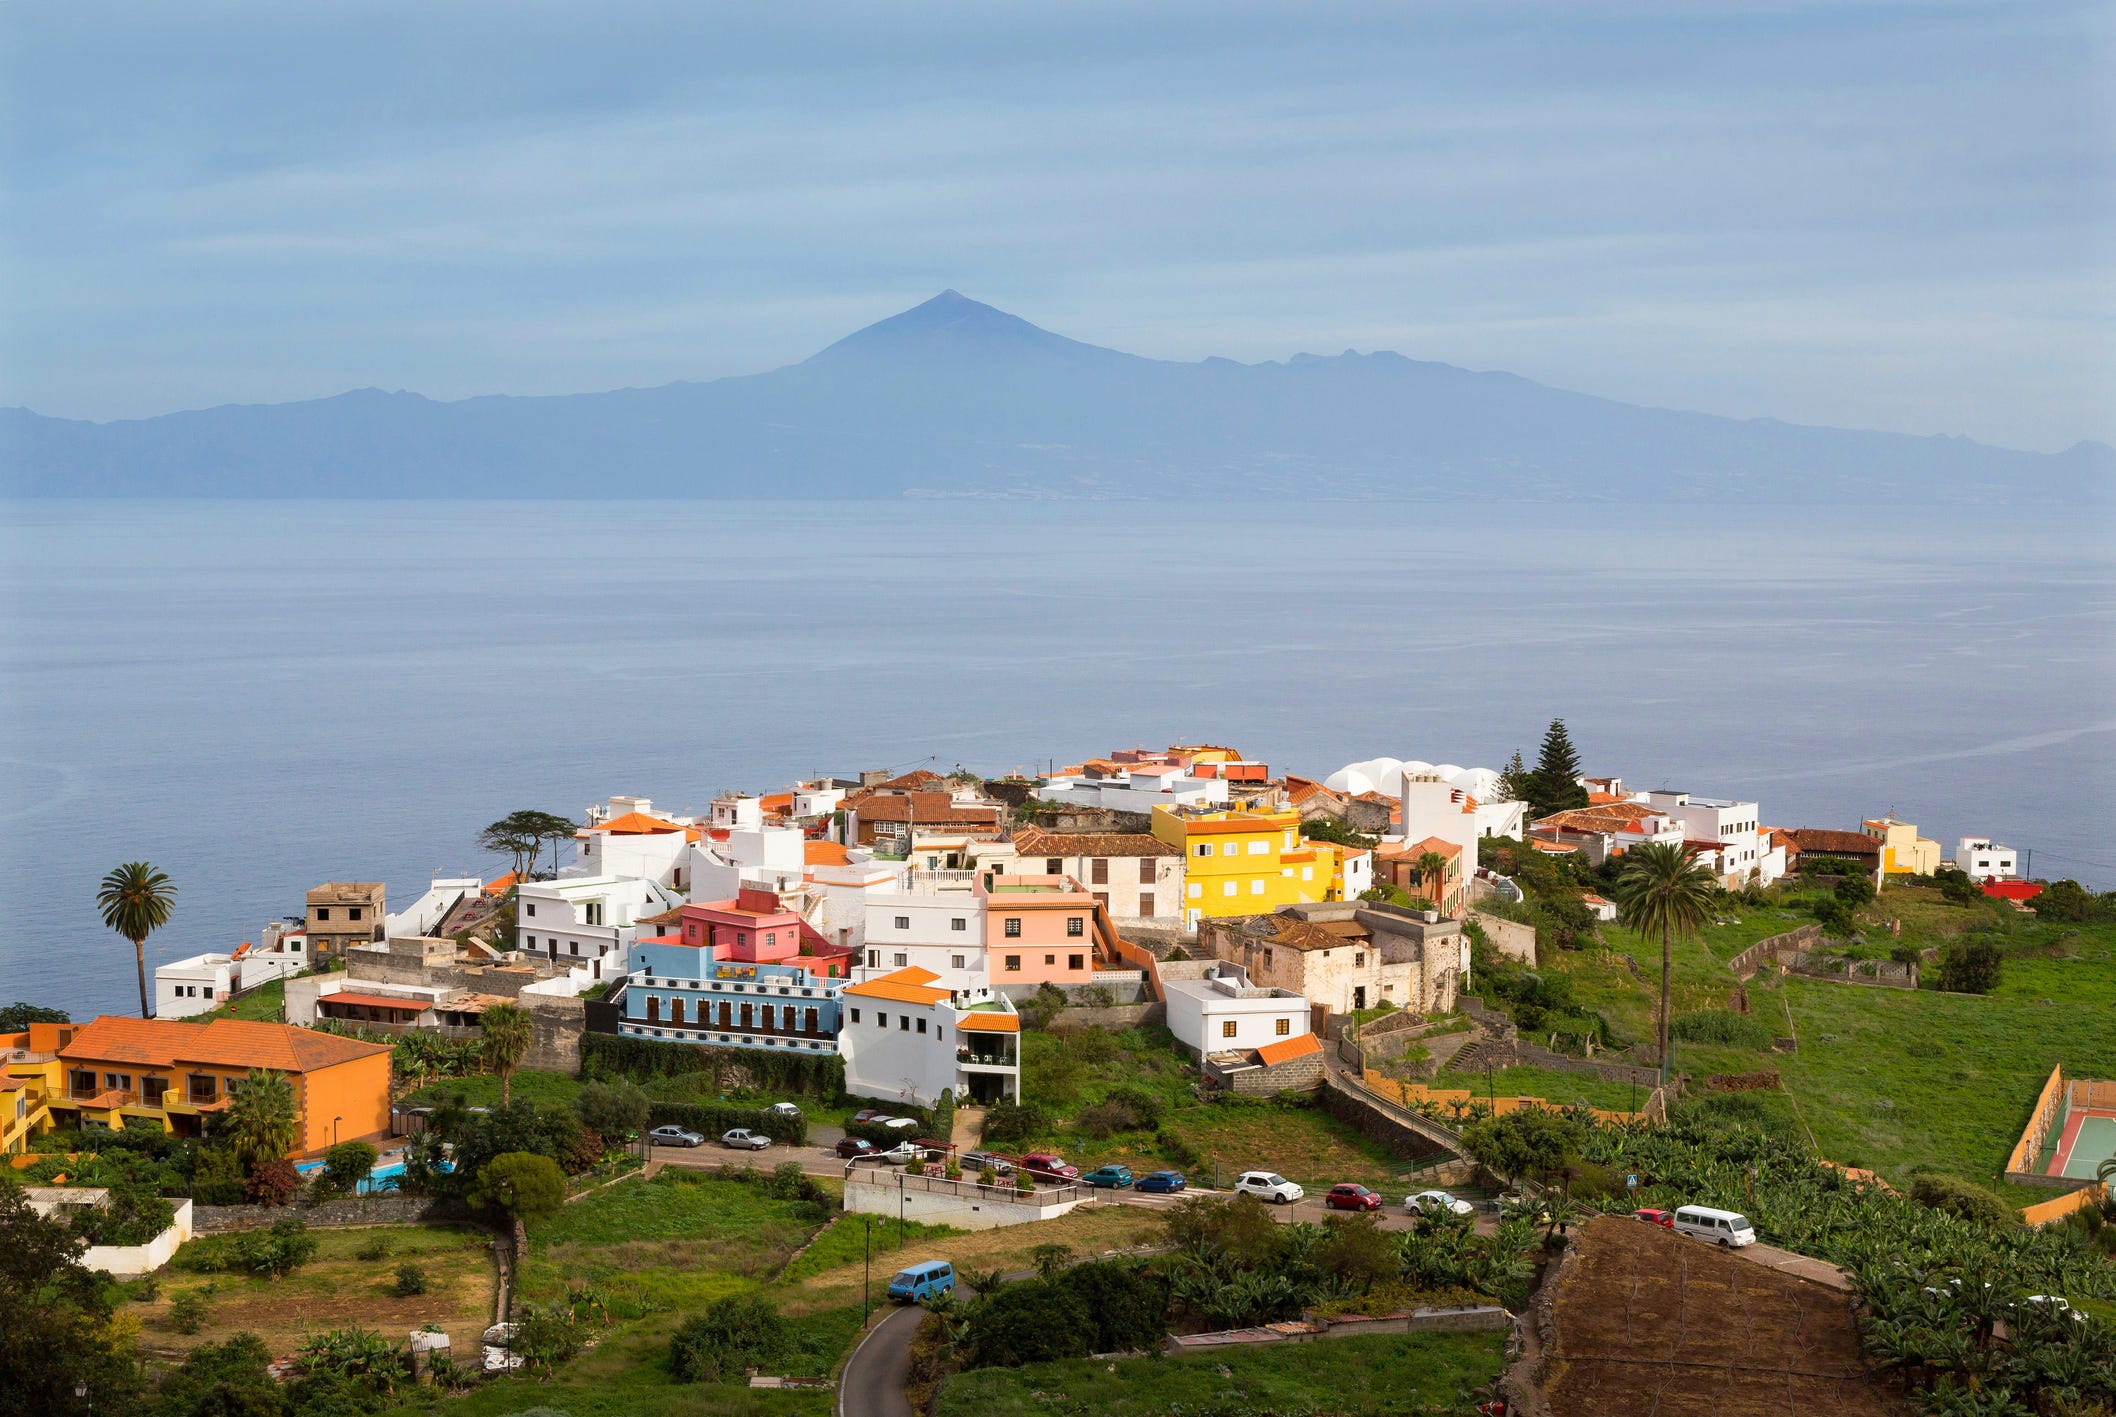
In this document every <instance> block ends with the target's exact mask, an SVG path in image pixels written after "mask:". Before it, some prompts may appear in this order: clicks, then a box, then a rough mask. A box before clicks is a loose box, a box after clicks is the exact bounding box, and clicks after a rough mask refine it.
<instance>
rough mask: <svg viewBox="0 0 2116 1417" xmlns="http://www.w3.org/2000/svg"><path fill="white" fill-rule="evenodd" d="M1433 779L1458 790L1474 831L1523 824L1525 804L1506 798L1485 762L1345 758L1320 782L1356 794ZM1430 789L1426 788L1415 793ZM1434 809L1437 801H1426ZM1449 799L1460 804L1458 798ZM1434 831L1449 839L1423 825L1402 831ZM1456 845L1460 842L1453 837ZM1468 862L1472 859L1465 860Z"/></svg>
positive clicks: (1409, 836)
mask: <svg viewBox="0 0 2116 1417" xmlns="http://www.w3.org/2000/svg"><path fill="white" fill-rule="evenodd" d="M1413 778H1417V779H1420V780H1428V779H1438V780H1439V781H1440V782H1442V783H1445V784H1446V785H1447V786H1448V787H1449V788H1451V789H1453V790H1456V791H1459V792H1461V793H1462V794H1463V798H1464V799H1465V800H1466V801H1467V802H1468V804H1469V806H1470V816H1471V817H1472V818H1473V820H1474V823H1475V826H1474V830H1475V832H1476V834H1477V835H1478V836H1507V837H1514V838H1516V839H1518V838H1520V837H1521V836H1523V835H1524V834H1525V833H1526V831H1527V828H1528V804H1527V803H1525V802H1515V801H1511V800H1508V799H1507V798H1506V795H1505V793H1504V792H1503V791H1501V790H1500V787H1499V774H1498V773H1496V772H1494V771H1492V770H1491V769H1490V768H1464V767H1457V766H1456V765H1455V764H1453V763H1438V764H1435V763H1428V762H1424V761H1422V760H1420V759H1417V758H1411V759H1403V758H1369V759H1367V760H1366V761H1365V762H1358V763H1347V764H1345V765H1344V766H1343V767H1341V768H1339V769H1338V770H1337V771H1336V772H1333V773H1331V774H1330V775H1329V776H1328V777H1327V778H1324V779H1323V786H1325V787H1327V788H1329V789H1330V790H1331V791H1333V792H1342V793H1345V794H1347V795H1349V796H1354V797H1356V796H1359V795H1360V794H1361V793H1366V792H1379V793H1381V794H1382V795H1383V796H1386V797H1398V798H1400V797H1402V796H1404V786H1405V784H1406V783H1408V782H1409V781H1410V780H1411V779H1413ZM1421 795H1431V794H1421ZM1429 805H1431V806H1433V807H1435V808H1436V809H1437V807H1438V806H1439V805H1441V804H1438V803H1433V804H1429ZM1454 805H1457V806H1459V805H1462V804H1461V803H1460V802H1458V803H1456V804H1454ZM1428 836H1437V837H1439V838H1440V839H1441V840H1442V841H1449V842H1454V841H1456V838H1455V837H1454V836H1453V835H1452V834H1451V833H1450V832H1441V831H1434V830H1431V829H1430V827H1428V828H1427V829H1425V830H1419V831H1406V833H1405V839H1406V840H1409V841H1418V840H1422V839H1423V838H1425V837H1428ZM1456 844H1457V845H1460V844H1461V843H1460V842H1456ZM1469 864H1470V865H1471V866H1474V865H1475V862H1471V863H1469Z"/></svg>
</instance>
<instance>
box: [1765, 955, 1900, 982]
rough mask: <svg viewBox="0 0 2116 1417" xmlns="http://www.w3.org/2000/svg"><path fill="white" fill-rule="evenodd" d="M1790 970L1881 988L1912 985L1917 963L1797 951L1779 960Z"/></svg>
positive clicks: (1806, 974)
mask: <svg viewBox="0 0 2116 1417" xmlns="http://www.w3.org/2000/svg"><path fill="white" fill-rule="evenodd" d="M1780 962H1781V963H1782V964H1784V965H1785V967H1786V968H1788V969H1790V970H1791V971H1792V972H1793V973H1795V974H1798V975H1802V976H1804V977H1806V978H1810V979H1833V980H1835V981H1836V982H1838V983H1839V984H1873V985H1878V986H1880V987H1881V988H1883V989H1915V988H1917V987H1918V967H1917V966H1916V965H1915V964H1899V963H1898V962H1896V961H1895V960H1892V959H1836V958H1833V957H1831V956H1828V955H1820V954H1796V955H1794V956H1793V957H1792V958H1791V959H1790V960H1781V961H1780Z"/></svg>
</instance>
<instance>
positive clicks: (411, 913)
mask: <svg viewBox="0 0 2116 1417" xmlns="http://www.w3.org/2000/svg"><path fill="white" fill-rule="evenodd" d="M484 889H485V882H484V881H483V880H481V879H480V878H478V877H476V876H459V877H441V876H436V877H435V878H434V881H433V884H432V885H430V886H428V887H427V888H426V894H425V895H422V896H420V897H419V898H418V899H417V900H415V901H413V902H412V903H411V904H410V905H409V906H407V907H405V908H404V909H403V910H401V911H394V912H392V913H391V914H390V915H388V916H387V917H385V919H386V922H387V923H386V925H385V928H384V931H383V933H384V935H385V936H386V937H387V938H390V939H398V938H402V937H406V936H411V935H431V934H432V933H433V932H434V928H435V927H436V926H438V925H439V924H440V923H441V921H442V920H444V919H446V918H447V915H448V912H449V911H451V910H453V909H455V907H456V903H457V902H458V901H460V900H462V899H463V897H464V896H466V895H470V896H474V895H477V894H478V893H479V892H481V891H483V890H484Z"/></svg>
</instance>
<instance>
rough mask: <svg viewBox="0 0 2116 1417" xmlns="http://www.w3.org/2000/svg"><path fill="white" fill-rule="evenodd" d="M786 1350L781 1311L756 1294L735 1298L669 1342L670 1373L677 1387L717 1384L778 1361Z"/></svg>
mask: <svg viewBox="0 0 2116 1417" xmlns="http://www.w3.org/2000/svg"><path fill="white" fill-rule="evenodd" d="M785 1348H786V1326H785V1324H784V1323H783V1322H782V1321H781V1319H780V1317H779V1311H778V1309H776V1308H775V1307H773V1306H772V1305H771V1304H770V1303H768V1302H767V1301H765V1300H763V1299H760V1298H758V1297H757V1296H756V1295H754V1294H733V1295H729V1296H728V1297H727V1298H724V1299H715V1300H714V1301H713V1302H712V1303H711V1304H710V1305H708V1306H707V1307H706V1310H705V1312H704V1313H702V1314H694V1315H692V1316H691V1317H690V1318H688V1319H685V1320H684V1321H683V1324H682V1326H681V1327H679V1328H678V1329H677V1330H676V1333H675V1336H674V1337H672V1338H670V1339H669V1372H670V1373H671V1374H672V1375H674V1377H675V1378H676V1380H677V1381H678V1382H685V1383H712V1382H718V1381H720V1380H721V1379H722V1378H724V1377H731V1376H733V1375H734V1374H736V1373H740V1372H741V1371H742V1370H743V1369H745V1368H753V1367H757V1366H759V1365H761V1364H763V1363H767V1362H769V1361H771V1360H772V1359H774V1358H777V1357H778V1356H779V1355H780V1354H782V1353H783V1352H785Z"/></svg>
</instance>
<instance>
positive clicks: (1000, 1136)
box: [982, 1102, 1051, 1146]
mask: <svg viewBox="0 0 2116 1417" xmlns="http://www.w3.org/2000/svg"><path fill="white" fill-rule="evenodd" d="M1050 1129H1051V1117H1050V1114H1049V1113H1048V1112H1046V1111H1044V1110H1043V1108H1042V1107H1041V1106H1039V1105H1038V1104H1036V1103H1034V1102H995V1103H993V1104H992V1105H991V1106H990V1107H989V1108H987V1109H986V1111H985V1120H984V1131H983V1133H982V1135H983V1139H984V1142H985V1145H987V1146H1005V1145H1007V1144H1009V1143H1015V1144H1019V1143H1022V1142H1029V1141H1033V1140H1035V1139H1036V1138H1037V1137H1039V1136H1042V1135H1044V1134H1045V1133H1046V1132H1048V1131H1050Z"/></svg>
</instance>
